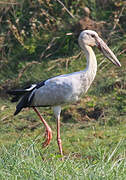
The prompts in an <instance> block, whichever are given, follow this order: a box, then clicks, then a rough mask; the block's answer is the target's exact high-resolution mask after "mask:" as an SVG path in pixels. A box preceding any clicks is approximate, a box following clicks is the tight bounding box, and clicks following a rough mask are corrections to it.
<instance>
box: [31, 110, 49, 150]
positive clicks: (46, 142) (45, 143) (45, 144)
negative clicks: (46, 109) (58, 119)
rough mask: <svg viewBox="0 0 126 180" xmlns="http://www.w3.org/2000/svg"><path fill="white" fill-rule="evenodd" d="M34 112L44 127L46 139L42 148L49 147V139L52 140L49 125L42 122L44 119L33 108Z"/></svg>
mask: <svg viewBox="0 0 126 180" xmlns="http://www.w3.org/2000/svg"><path fill="white" fill-rule="evenodd" d="M33 109H34V111H35V112H36V113H37V115H38V116H39V118H40V120H41V121H42V123H43V124H44V125H45V127H46V134H45V135H46V137H47V139H46V140H45V142H44V143H43V146H44V147H46V146H48V145H49V143H50V141H51V139H52V130H51V128H50V127H49V125H48V124H47V122H46V121H45V120H44V118H43V117H42V116H41V114H40V113H39V111H38V110H37V109H36V108H35V107H33Z"/></svg>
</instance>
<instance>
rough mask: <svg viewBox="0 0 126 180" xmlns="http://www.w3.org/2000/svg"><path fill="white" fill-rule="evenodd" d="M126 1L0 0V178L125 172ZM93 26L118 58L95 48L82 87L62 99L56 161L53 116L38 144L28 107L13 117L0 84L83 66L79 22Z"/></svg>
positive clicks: (47, 112) (119, 175)
mask: <svg viewBox="0 0 126 180" xmlns="http://www.w3.org/2000/svg"><path fill="white" fill-rule="evenodd" d="M125 19H126V3H125V1H122V0H118V1H116V0H112V1H110V0H103V1H102V2H101V1H100V0H88V1H87V0H77V1H69V0H62V1H61V0H54V1H51V0H34V1H33V0H25V1H24V0H20V1H19V0H11V1H6V0H4V1H0V179H47V180H48V179H57V180H58V179H85V180H86V179H87V180H88V179H91V180H94V179H98V180H99V179H105V180H108V179H111V180H112V179H122V180H123V179H126V150H125V149H126V133H125V132H126V125H125V123H126V99H125V97H126V71H125V65H126V61H125V58H126V55H125V52H126V40H125V39H126V24H125ZM86 28H87V29H93V30H96V31H97V32H98V33H99V34H100V35H101V36H102V38H103V39H104V40H106V42H107V44H108V45H109V46H110V47H111V49H112V50H113V51H114V52H115V54H116V55H117V57H118V59H119V60H120V62H121V64H122V67H121V68H118V67H115V66H114V65H112V64H111V63H110V62H109V61H108V60H106V59H105V58H104V57H103V56H102V54H100V52H99V51H98V50H97V49H95V52H96V55H97V59H98V73H97V76H96V79H95V81H94V82H93V84H92V86H91V88H90V90H89V91H88V93H87V94H86V95H85V96H84V98H82V99H81V100H80V102H77V103H76V104H73V105H71V106H64V107H63V111H62V128H61V137H62V142H63V151H64V156H65V160H64V161H63V162H62V161H60V159H61V156H60V155H59V154H58V147H57V143H56V122H55V119H54V118H53V113H52V110H51V109H50V108H40V111H42V114H43V115H44V117H45V119H46V120H47V122H48V123H49V124H50V126H51V127H52V130H53V140H52V142H51V144H50V146H49V147H47V148H45V149H44V148H42V141H43V140H44V128H43V126H42V124H41V122H40V121H39V120H38V118H37V117H36V114H34V112H33V111H32V109H30V110H29V109H25V110H23V111H22V112H21V113H20V114H19V115H17V116H15V117H14V116H13V112H14V110H15V104H12V103H10V97H8V96H7V94H6V92H5V90H6V89H11V88H15V87H21V86H25V85H26V84H30V83H34V82H39V81H42V80H44V79H48V78H49V77H51V76H55V75H59V74H64V73H69V72H73V71H78V70H80V69H84V67H85V63H86V62H85V58H84V56H83V53H81V51H80V48H79V47H78V43H77V37H78V34H79V33H80V31H81V30H82V29H86Z"/></svg>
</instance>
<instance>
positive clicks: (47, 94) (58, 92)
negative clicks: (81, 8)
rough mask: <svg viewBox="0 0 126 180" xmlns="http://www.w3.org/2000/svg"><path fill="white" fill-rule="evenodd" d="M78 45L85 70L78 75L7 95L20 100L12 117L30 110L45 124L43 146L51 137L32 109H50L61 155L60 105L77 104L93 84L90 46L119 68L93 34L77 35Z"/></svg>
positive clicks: (93, 59)
mask: <svg viewBox="0 0 126 180" xmlns="http://www.w3.org/2000/svg"><path fill="white" fill-rule="evenodd" d="M78 41H79V44H80V46H81V48H82V50H83V51H84V53H85V55H86V59H87V66H86V69H84V70H83V71H79V72H74V73H70V74H65V75H59V76H56V77H53V78H50V79H48V80H45V81H43V82H40V83H37V84H32V85H31V86H29V87H27V88H25V89H22V90H14V91H9V93H10V94H11V95H14V96H15V97H14V99H13V101H16V100H18V99H19V97H21V99H20V101H19V103H18V105H17V107H16V112H15V115H16V114H18V113H19V112H20V111H21V109H22V108H25V107H33V109H34V110H35V111H36V113H37V114H38V115H39V117H40V119H41V120H42V122H43V123H44V124H45V126H46V130H47V140H46V142H45V146H46V145H48V144H49V142H50V140H51V138H52V134H51V130H50V127H49V126H48V125H47V124H46V122H45V120H44V119H43V118H42V117H41V116H40V114H39V112H38V111H37V109H36V107H43V106H51V107H53V110H54V115H55V116H56V118H57V129H58V132H57V141H58V145H59V150H60V153H61V155H62V154H63V153H62V145H61V139H60V132H59V129H60V112H61V106H62V105H63V104H70V103H73V102H76V101H78V100H79V99H80V97H81V96H82V95H83V94H85V93H86V92H87V90H88V88H89V87H90V85H91V83H92V82H93V80H94V78H95V76H96V72H97V61H96V57H95V54H94V52H93V50H92V48H91V46H95V45H96V46H97V47H98V48H99V49H100V50H101V51H102V52H103V54H104V55H105V56H106V57H107V58H109V59H110V60H111V61H112V62H113V63H114V64H116V65H118V66H121V65H120V63H119V61H118V60H117V58H116V56H115V55H114V54H113V52H112V51H111V50H110V49H109V48H108V46H107V45H106V44H105V43H104V42H103V40H102V39H101V38H99V36H98V35H97V33H96V32H94V31H91V30H85V31H83V32H82V33H81V34H80V36H79V39H78Z"/></svg>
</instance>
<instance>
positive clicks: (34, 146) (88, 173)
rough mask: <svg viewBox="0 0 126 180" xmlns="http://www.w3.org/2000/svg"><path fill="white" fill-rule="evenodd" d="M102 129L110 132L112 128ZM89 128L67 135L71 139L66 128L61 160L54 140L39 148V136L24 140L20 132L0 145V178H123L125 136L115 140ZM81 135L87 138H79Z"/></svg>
mask: <svg viewBox="0 0 126 180" xmlns="http://www.w3.org/2000/svg"><path fill="white" fill-rule="evenodd" d="M74 128H75V127H74ZM106 130H107V131H108V134H111V131H112V129H106ZM80 131H82V130H80ZM93 131H94V130H90V134H88V133H89V131H88V130H85V131H84V132H82V133H81V132H80V134H79V133H78V132H79V130H78V131H77V135H73V137H72V135H71V138H70V137H69V136H68V134H70V129H69V132H68V131H66V134H65V137H64V138H63V140H64V141H65V142H64V143H63V145H64V147H65V148H67V147H66V145H65V143H67V141H70V139H71V144H70V146H71V147H70V149H69V154H66V150H65V152H64V154H65V160H64V161H63V162H62V161H61V157H60V155H58V153H57V150H56V148H57V147H56V144H55V142H54V140H53V142H52V143H51V145H50V147H48V148H46V149H42V147H41V142H40V138H41V137H40V135H37V136H34V138H33V136H32V137H29V138H28V139H25V140H23V139H22V135H21V136H20V137H19V138H18V139H15V143H13V144H12V145H10V146H5V145H2V146H1V151H0V156H1V157H0V179H87V180H88V179H93V180H94V179H98V180H99V179H111V180H112V179H125V178H126V167H125V166H126V156H125V147H126V141H125V138H122V137H120V138H118V142H117V141H116V142H115V141H114V140H113V141H112V139H111V138H110V137H109V138H108V139H107V137H106V138H105V137H104V138H103V139H100V138H98V137H93V136H92V135H91V134H92V133H93ZM96 131H97V130H96ZM116 131H117V130H115V132H116ZM98 132H99V131H98ZM71 133H72V130H71ZM116 133H117V132H116ZM118 133H120V132H118ZM85 134H86V135H87V137H83V139H81V138H82V136H83V135H85ZM79 135H81V137H80V136H79ZM111 135H112V134H111ZM105 136H106V135H105ZM108 136H109V135H108ZM112 137H113V136H112ZM74 138H75V139H76V142H75V139H74ZM79 138H80V139H81V142H80V139H79ZM87 138H89V139H90V145H89V146H88V147H86V149H85V148H84V147H82V145H83V146H84V145H85V143H86V144H87V140H86V139H87ZM113 138H114V137H113ZM77 139H78V140H77ZM38 140H39V142H38ZM85 140H86V142H85ZM88 141H89V140H88ZM67 144H69V143H67ZM70 151H71V152H70ZM72 151H74V152H72ZM82 151H83V153H84V154H83V155H82Z"/></svg>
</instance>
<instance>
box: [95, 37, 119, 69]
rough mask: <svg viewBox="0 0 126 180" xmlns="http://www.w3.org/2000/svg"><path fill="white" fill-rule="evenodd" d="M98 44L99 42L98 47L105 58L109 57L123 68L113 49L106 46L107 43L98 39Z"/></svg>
mask: <svg viewBox="0 0 126 180" xmlns="http://www.w3.org/2000/svg"><path fill="white" fill-rule="evenodd" d="M96 42H97V47H98V48H99V49H100V51H101V52H102V53H103V54H104V56H105V57H107V58H108V59H109V60H110V61H111V62H112V63H113V64H115V65H117V66H119V67H121V64H120V62H119V61H118V59H117V57H116V56H115V55H114V53H113V52H112V51H111V49H110V48H109V47H108V46H107V45H106V43H105V42H104V41H103V40H102V39H101V38H97V41H96Z"/></svg>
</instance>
